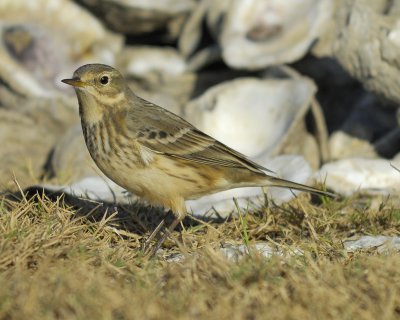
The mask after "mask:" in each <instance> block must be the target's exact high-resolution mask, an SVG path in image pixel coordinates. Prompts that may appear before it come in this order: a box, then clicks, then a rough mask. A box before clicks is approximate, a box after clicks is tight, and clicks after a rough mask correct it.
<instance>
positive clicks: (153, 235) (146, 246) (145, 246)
mask: <svg viewBox="0 0 400 320" xmlns="http://www.w3.org/2000/svg"><path fill="white" fill-rule="evenodd" d="M164 226H165V218H164V219H162V220H161V222H160V223H159V224H158V226H157V227H156V228H155V229H154V230H153V232H152V233H151V234H150V236H149V237H148V238H147V239H146V241H145V243H144V244H143V252H144V253H147V252H148V250H149V248H150V244H151V242H152V241H153V239H154V238H156V237H157V238H158V237H159V234H160V231H161V229H162V228H163V227H164Z"/></svg>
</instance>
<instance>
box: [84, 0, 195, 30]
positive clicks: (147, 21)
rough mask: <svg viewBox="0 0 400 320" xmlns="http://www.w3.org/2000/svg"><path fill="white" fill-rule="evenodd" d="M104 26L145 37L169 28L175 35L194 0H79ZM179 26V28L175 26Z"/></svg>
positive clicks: (191, 7)
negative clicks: (143, 34)
mask: <svg viewBox="0 0 400 320" xmlns="http://www.w3.org/2000/svg"><path fill="white" fill-rule="evenodd" d="M78 2H80V3H82V4H83V5H85V6H86V7H87V8H89V9H90V10H91V11H93V12H95V13H96V14H97V15H98V16H100V17H101V19H102V20H104V22H105V23H106V24H107V26H108V27H109V28H110V29H112V30H114V31H118V32H121V33H125V34H141V33H148V32H152V31H155V30H158V29H162V28H165V27H169V28H170V29H173V30H171V31H172V33H173V35H175V36H176V35H177V32H178V31H179V30H180V25H181V24H182V23H183V18H184V17H185V16H186V14H188V13H189V12H190V11H191V10H192V9H193V7H194V5H195V1H193V0H153V1H146V0H107V1H103V0H79V1H78ZM176 24H178V25H176Z"/></svg>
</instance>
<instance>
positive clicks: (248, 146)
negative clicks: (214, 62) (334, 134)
mask: <svg viewBox="0 0 400 320" xmlns="http://www.w3.org/2000/svg"><path fill="white" fill-rule="evenodd" d="M315 90H316V88H315V85H314V84H313V83H312V81H310V80H307V79H306V78H299V79H257V78H240V79H236V80H232V81H227V82H224V83H222V84H219V85H216V86H214V87H212V88H210V89H209V90H207V91H206V92H205V93H204V94H203V95H202V96H200V97H199V98H197V99H194V100H192V101H191V102H189V103H188V104H187V106H186V108H185V118H186V119H187V120H188V121H189V122H191V123H192V124H193V125H195V126H196V127H198V128H199V129H201V130H203V131H204V132H206V133H207V134H209V135H211V136H213V137H215V138H216V139H218V140H220V141H221V142H223V143H225V144H227V145H228V146H230V147H232V148H234V149H237V150H238V151H240V152H242V153H244V154H246V155H247V156H249V157H251V158H254V159H256V160H258V161H259V162H264V161H265V159H268V158H269V157H271V156H273V155H277V154H280V153H282V152H283V151H284V150H287V151H288V153H292V154H296V153H298V154H303V153H302V152H304V153H305V154H304V156H305V157H306V158H307V160H309V161H310V162H311V163H313V164H314V165H315V166H317V165H318V163H319V155H318V154H319V153H318V148H317V146H316V142H315V140H314V139H313V138H311V137H310V136H309V135H308V134H307V132H306V130H305V127H304V125H301V124H302V123H303V124H304V115H305V113H306V112H307V110H308V109H309V107H310V104H311V100H312V98H313V95H314V93H315Z"/></svg>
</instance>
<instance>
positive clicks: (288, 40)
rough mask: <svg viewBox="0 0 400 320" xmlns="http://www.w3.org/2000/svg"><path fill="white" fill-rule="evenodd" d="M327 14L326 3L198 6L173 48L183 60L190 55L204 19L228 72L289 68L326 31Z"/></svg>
mask: <svg viewBox="0 0 400 320" xmlns="http://www.w3.org/2000/svg"><path fill="white" fill-rule="evenodd" d="M333 10H334V2H333V1H331V0H287V1H278V0H249V1H241V0H224V1H203V2H201V3H200V4H199V5H198V6H197V8H196V9H195V10H194V11H193V13H192V15H191V16H190V18H189V19H188V21H187V23H186V25H185V27H184V29H183V32H182V34H181V37H180V39H179V48H180V50H181V52H182V53H183V54H184V55H185V56H189V55H190V54H192V53H193V52H194V50H195V48H196V46H197V45H198V44H199V42H200V38H201V28H202V25H201V22H202V21H203V20H204V19H206V21H207V26H208V28H209V29H210V33H211V34H212V35H213V37H214V38H215V40H216V41H217V42H218V43H219V44H220V46H221V48H222V58H223V60H224V61H225V62H226V63H227V64H228V65H229V66H230V67H233V68H244V69H253V70H254V69H261V68H264V67H266V66H269V65H276V64H280V63H288V62H293V61H296V60H298V59H300V58H302V57H303V56H304V55H305V54H306V53H307V52H308V50H309V48H310V46H311V45H312V44H313V43H314V42H315V41H316V40H317V39H318V37H319V36H320V35H321V34H323V33H324V31H325V29H327V28H328V26H329V23H330V20H331V17H332V15H333Z"/></svg>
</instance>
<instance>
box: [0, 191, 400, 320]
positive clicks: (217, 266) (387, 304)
mask: <svg viewBox="0 0 400 320" xmlns="http://www.w3.org/2000/svg"><path fill="white" fill-rule="evenodd" d="M79 212H80V211H79V210H76V209H72V208H68V207H67V206H66V204H65V203H64V201H63V198H58V201H57V200H54V199H53V200H52V201H50V200H49V199H46V198H44V197H36V198H35V199H30V200H27V199H20V200H18V201H14V200H10V199H5V198H4V199H2V200H1V202H0V228H1V231H0V252H1V254H0V284H1V285H0V319H189V318H190V319H395V318H399V317H400V256H399V255H398V254H397V253H394V252H392V253H386V254H379V253H378V252H377V250H368V251H361V252H356V253H352V254H349V253H346V251H345V250H344V249H343V245H342V242H341V240H342V239H344V238H346V237H349V236H352V235H362V234H372V235H374V234H384V235H399V233H400V210H398V209H393V208H391V207H390V206H389V205H388V204H385V201H384V200H377V199H370V198H361V197H354V198H351V199H346V200H340V201H336V200H324V201H323V202H322V203H319V204H318V203H312V202H311V201H310V198H309V196H308V195H302V196H300V197H299V198H298V199H296V200H294V201H292V202H290V203H289V204H285V205H283V206H280V207H275V208H272V209H267V208H265V209H263V210H261V211H260V212H255V213H253V214H251V215H245V216H243V217H242V218H233V219H231V220H230V221H226V222H224V223H215V222H212V223H211V222H210V223H207V224H199V225H197V226H196V225H195V226H191V227H187V228H185V229H184V230H183V231H182V233H181V235H179V234H178V232H175V233H174V236H175V238H178V239H180V240H181V241H182V242H183V244H182V245H181V247H180V248H179V247H177V246H176V245H175V242H174V241H168V242H167V243H166V248H164V249H165V250H164V253H163V254H160V255H159V256H158V257H157V258H156V259H154V260H148V259H146V258H144V257H142V256H141V253H140V250H139V248H140V241H142V236H141V235H138V234H135V233H134V232H131V230H133V228H130V223H133V222H132V221H133V220H134V219H127V215H122V214H112V213H113V212H111V211H110V214H111V215H105V216H103V217H100V218H97V219H94V217H96V214H94V215H86V216H83V217H82V215H80V214H79ZM145 236H146V235H145ZM259 241H264V242H265V241H266V242H269V243H270V244H271V245H273V246H274V245H276V246H278V247H279V248H281V249H282V250H284V251H285V252H288V253H290V252H291V250H293V249H298V248H300V249H302V250H304V252H305V255H301V256H299V255H297V256H296V255H292V256H290V255H287V256H286V257H278V256H276V257H273V258H271V259H266V258H263V257H260V256H259V255H257V254H256V253H254V252H253V253H251V254H250V255H249V256H248V257H246V258H244V259H242V260H240V261H239V262H233V261H227V259H226V258H224V256H222V255H221V253H220V251H219V248H220V245H221V243H233V244H245V245H249V246H250V247H251V245H252V244H253V243H255V242H259ZM175 252H182V253H183V254H184V255H185V259H183V260H182V261H180V262H167V261H166V260H165V257H166V256H169V255H171V254H173V253H175Z"/></svg>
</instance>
